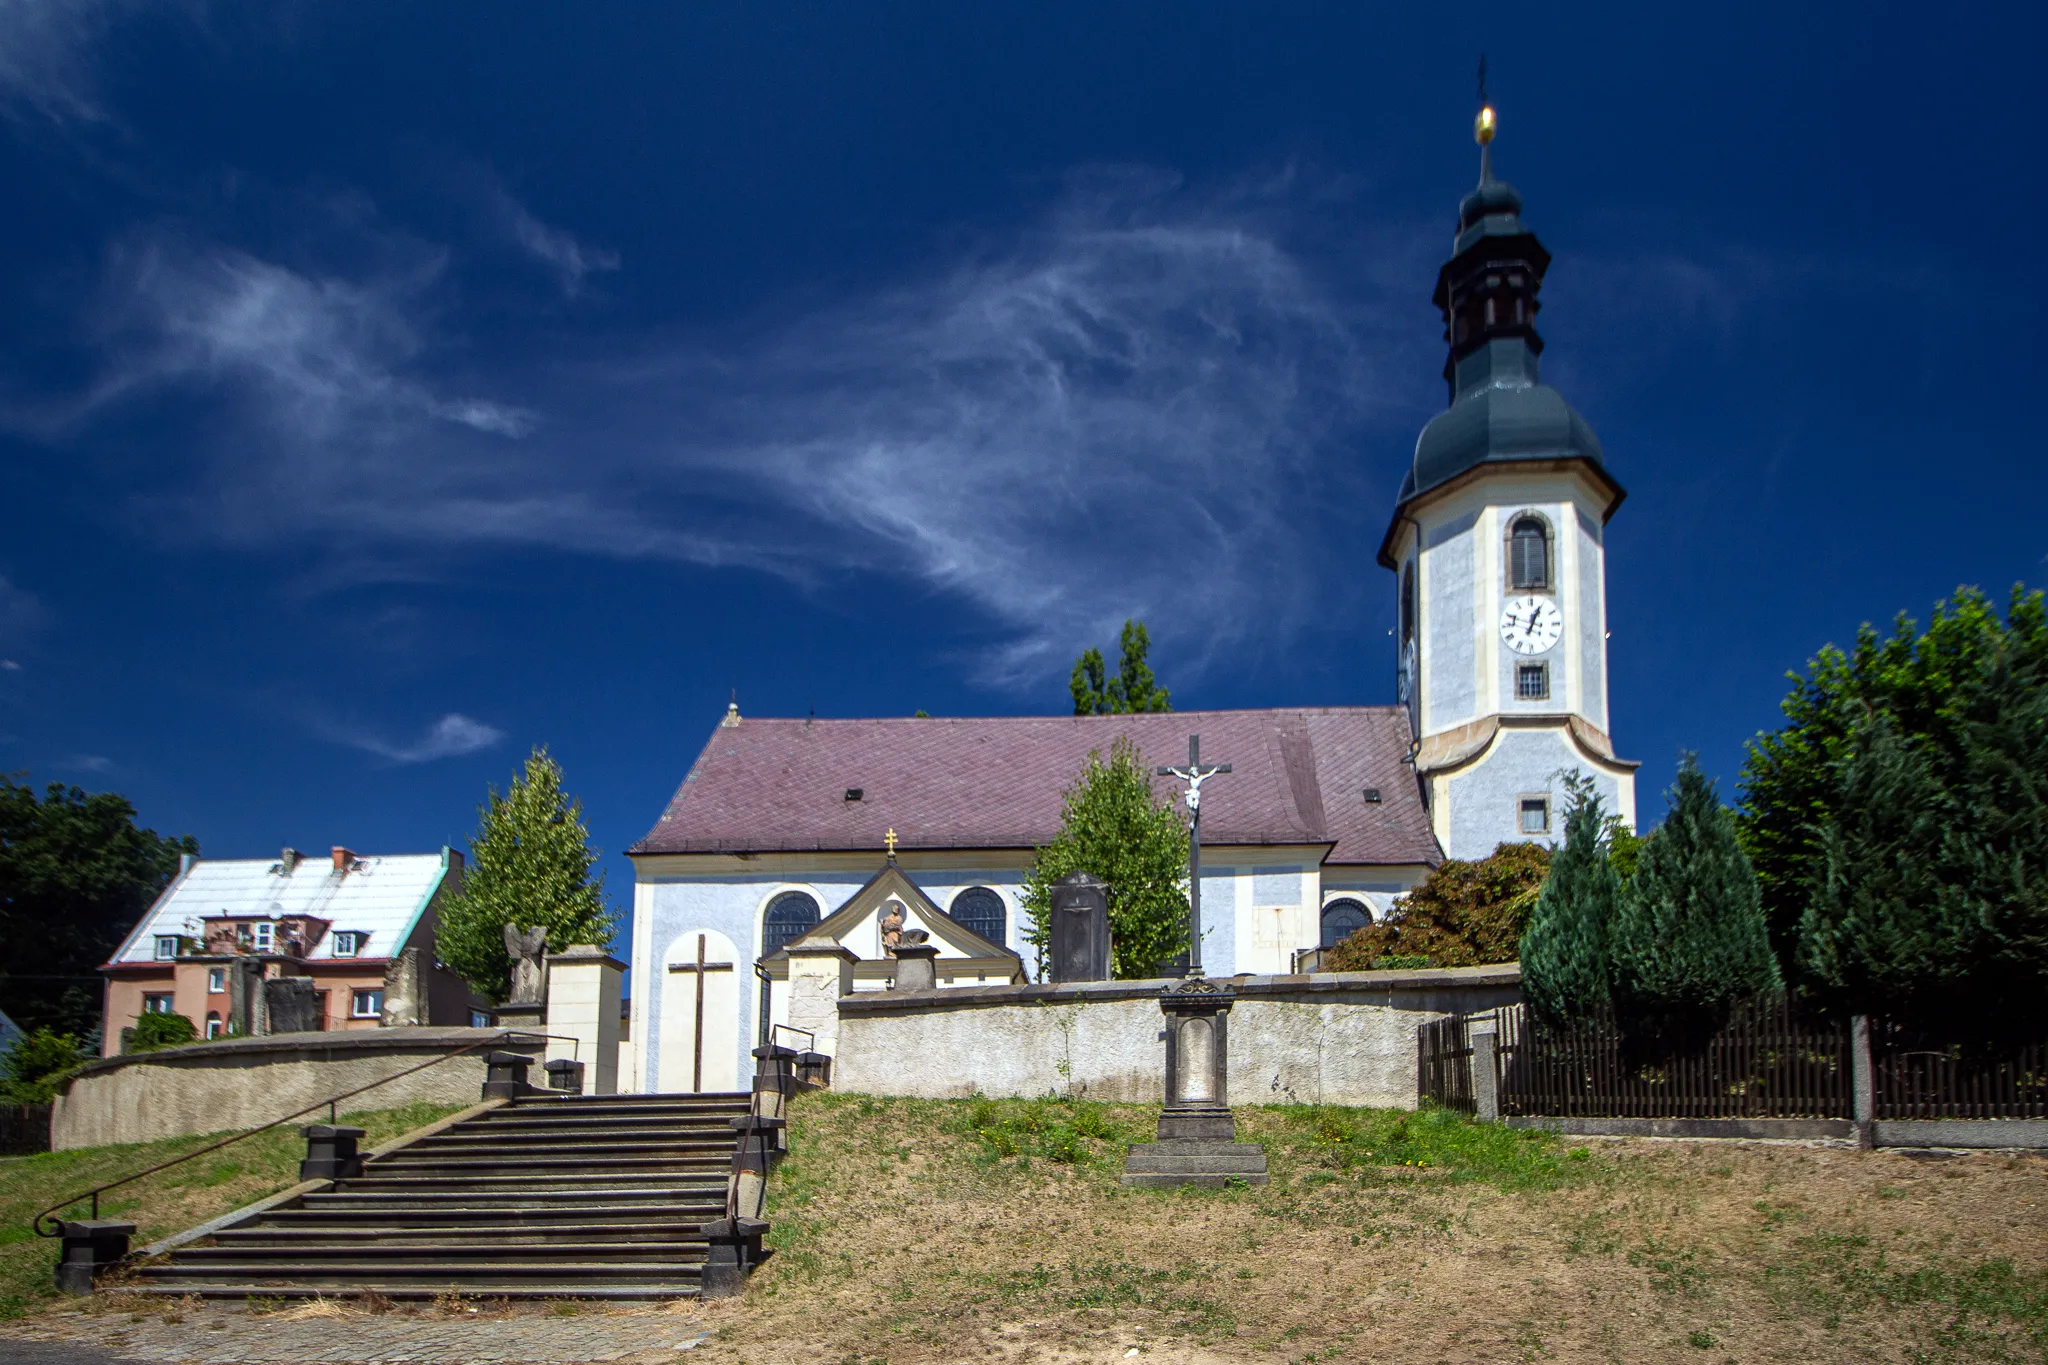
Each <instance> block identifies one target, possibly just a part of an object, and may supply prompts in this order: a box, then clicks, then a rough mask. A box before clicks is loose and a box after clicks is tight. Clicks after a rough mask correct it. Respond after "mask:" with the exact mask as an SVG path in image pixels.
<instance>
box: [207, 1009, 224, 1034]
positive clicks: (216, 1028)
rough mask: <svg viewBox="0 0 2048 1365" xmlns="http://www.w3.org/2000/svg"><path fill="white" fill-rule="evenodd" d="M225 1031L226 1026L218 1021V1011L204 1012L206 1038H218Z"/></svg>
mask: <svg viewBox="0 0 2048 1365" xmlns="http://www.w3.org/2000/svg"><path fill="white" fill-rule="evenodd" d="M226 1031H227V1029H226V1026H225V1025H224V1024H222V1023H221V1021H220V1012H219V1011H218V1010H208V1011H207V1012H206V1036H207V1037H209V1038H218V1037H220V1036H221V1034H222V1033H224V1032H226Z"/></svg>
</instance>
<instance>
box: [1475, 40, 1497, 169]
mask: <svg viewBox="0 0 2048 1365" xmlns="http://www.w3.org/2000/svg"><path fill="white" fill-rule="evenodd" d="M1496 122H1497V120H1496V118H1495V115H1494V112H1493V102H1492V101H1491V100H1489V99H1487V98H1486V54H1485V53H1484V52H1482V53H1480V54H1479V112H1478V113H1477V114H1476V115H1474V116H1473V118H1472V140H1473V141H1474V142H1476V143H1478V144H1479V183H1480V184H1482V185H1485V184H1488V183H1490V182H1491V181H1492V180H1493V131H1494V126H1495V124H1496Z"/></svg>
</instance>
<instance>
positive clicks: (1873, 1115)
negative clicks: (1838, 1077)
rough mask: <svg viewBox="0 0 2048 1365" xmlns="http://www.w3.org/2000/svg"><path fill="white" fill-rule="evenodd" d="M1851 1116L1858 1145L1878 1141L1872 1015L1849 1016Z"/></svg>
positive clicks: (1873, 1145)
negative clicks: (1871, 1045) (1872, 1048)
mask: <svg viewBox="0 0 2048 1365" xmlns="http://www.w3.org/2000/svg"><path fill="white" fill-rule="evenodd" d="M1849 1087H1850V1106H1851V1107H1850V1111H1849V1113H1850V1117H1851V1118H1853V1119H1854V1120H1855V1122H1856V1145H1857V1146H1858V1147H1862V1148H1864V1149H1866V1150H1867V1149H1869V1148H1872V1147H1875V1146H1876V1145H1877V1068H1876V1066H1875V1065H1873V1064H1872V1062H1871V1058H1870V1016H1869V1015H1867V1014H1856V1015H1851V1016H1850V1018H1849Z"/></svg>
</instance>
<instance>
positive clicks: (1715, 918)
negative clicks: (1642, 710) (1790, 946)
mask: <svg viewBox="0 0 2048 1365" xmlns="http://www.w3.org/2000/svg"><path fill="white" fill-rule="evenodd" d="M1667 796H1668V798H1669V800H1670V803H1671V805H1670V812H1669V813H1668V814H1667V815H1666V816H1665V817H1664V823H1663V824H1661V825H1659V826H1658V827H1657V830H1656V833H1655V834H1653V835H1652V836H1651V837H1650V838H1649V839H1648V840H1646V841H1645V842H1644V843H1643V845H1642V848H1641V851H1640V852H1639V853H1638V855H1637V858H1636V868H1635V874H1634V875H1633V876H1632V877H1630V878H1629V881H1628V885H1627V886H1626V887H1625V888H1624V890H1623V892H1622V895H1621V900H1620V904H1619V913H1618V914H1617V915H1616V917H1615V921H1614V926H1613V933H1612V934H1611V936H1610V940H1609V945H1608V946H1609V952H1610V954H1611V955H1612V970H1613V973H1614V994H1615V1000H1616V1003H1617V1005H1618V1006H1619V1007H1620V1008H1621V1010H1622V1012H1623V1013H1624V1015H1625V1016H1630V1017H1632V1018H1633V1019H1634V1020H1636V1021H1638V1022H1653V1021H1654V1022H1655V1023H1656V1024H1658V1025H1660V1026H1661V1027H1662V1028H1669V1027H1677V1028H1680V1029H1683V1030H1685V1031H1687V1032H1689V1033H1694V1032H1699V1031H1710V1030H1711V1029H1713V1028H1715V1027H1718V1026H1719V1025H1720V1024H1721V1023H1723V1022H1725V1021H1726V1018H1727V1011H1728V1007H1729V1005H1731V1004H1732V1003H1734V1002H1735V1001H1737V1000H1740V999H1742V998H1744V997H1746V996H1750V995H1755V994H1758V993H1760V992H1765V991H1771V990H1776V989H1777V988H1778V987H1779V985H1780V979H1779V975H1778V963H1777V959H1776V958H1775V957H1774V956H1773V955H1772V953H1771V942H1770V933H1769V931H1768V929H1767V928H1766V926H1765V923H1764V915H1763V908H1762V905H1761V903H1760V902H1759V900H1758V895H1757V882H1756V873H1755V871H1754V870H1753V869H1752V868H1751V867H1750V865H1749V856H1748V855H1747V854H1746V853H1744V852H1743V851H1742V845H1741V843H1740V842H1739V841H1738V839H1737V838H1736V833H1735V817H1734V814H1733V812H1731V811H1730V810H1729V809H1728V808H1727V807H1726V806H1724V805H1722V804H1721V801H1720V798H1719V797H1718V796H1717V795H1716V794H1715V791H1714V784H1713V782H1712V781H1711V780H1710V779H1709V778H1708V777H1707V775H1706V774H1705V773H1703V772H1701V771H1700V766H1699V759H1698V756H1697V755H1694V754H1687V755H1685V757H1684V758H1683V759H1682V760H1681V761H1680V763H1679V766H1678V782H1677V785H1676V786H1674V787H1673V788H1672V789H1671V791H1670V792H1669V793H1667Z"/></svg>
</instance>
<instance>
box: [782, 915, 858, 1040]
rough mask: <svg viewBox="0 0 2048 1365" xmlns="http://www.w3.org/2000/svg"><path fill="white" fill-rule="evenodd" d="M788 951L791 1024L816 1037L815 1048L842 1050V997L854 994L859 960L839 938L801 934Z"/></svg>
mask: <svg viewBox="0 0 2048 1365" xmlns="http://www.w3.org/2000/svg"><path fill="white" fill-rule="evenodd" d="M783 951H784V952H786V953H788V954H789V1026H790V1027H791V1028H796V1029H803V1030H804V1031H805V1032H807V1033H809V1034H811V1035H812V1037H813V1039H814V1040H815V1041H814V1042H813V1043H812V1045H811V1050H812V1051H814V1052H822V1053H824V1054H825V1055H826V1056H828V1057H829V1056H831V1055H832V1054H833V1053H836V1052H838V1051H839V997H840V996H842V995H852V994H853V964H854V963H856V962H858V961H860V958H859V957H858V956H856V955H855V954H854V953H853V951H852V950H851V949H849V948H847V947H845V946H844V945H843V944H841V943H840V942H839V941H838V940H837V939H830V938H800V939H798V940H797V941H796V942H795V943H792V944H790V945H789V946H788V947H787V948H785V949H784V950H783Z"/></svg>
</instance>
